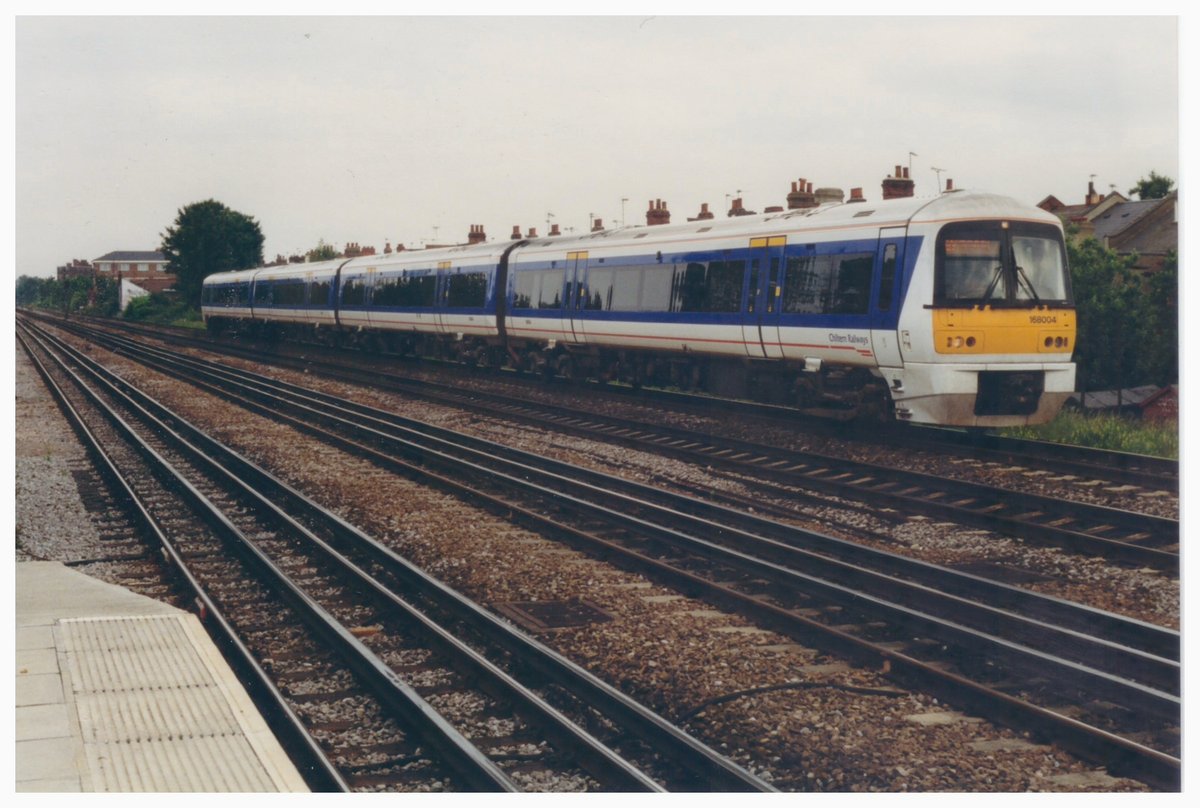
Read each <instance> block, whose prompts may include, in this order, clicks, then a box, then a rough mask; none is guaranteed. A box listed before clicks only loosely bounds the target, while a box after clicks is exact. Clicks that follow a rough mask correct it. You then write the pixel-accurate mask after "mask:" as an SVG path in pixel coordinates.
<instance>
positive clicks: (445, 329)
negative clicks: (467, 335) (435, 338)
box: [418, 261, 454, 334]
mask: <svg viewBox="0 0 1200 808" xmlns="http://www.w3.org/2000/svg"><path fill="white" fill-rule="evenodd" d="M452 274H454V273H453V272H452V271H451V269H450V262H449V261H438V262H437V273H436V277H437V280H436V281H434V303H435V305H434V309H433V317H431V318H430V319H431V320H432V325H433V330H434V333H436V334H447V333H450V332H452V331H454V323H453V322H452V320H453V318H452V317H450V316H449V315H447V314H446V306H447V305H448V304H449V301H450V276H451V275H452ZM418 319H419V318H418Z"/></svg>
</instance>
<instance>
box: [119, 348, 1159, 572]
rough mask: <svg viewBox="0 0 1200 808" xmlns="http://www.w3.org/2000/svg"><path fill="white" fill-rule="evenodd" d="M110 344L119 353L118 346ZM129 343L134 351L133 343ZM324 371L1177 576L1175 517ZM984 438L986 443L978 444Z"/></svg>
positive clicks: (774, 486)
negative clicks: (1169, 517)
mask: <svg viewBox="0 0 1200 808" xmlns="http://www.w3.org/2000/svg"><path fill="white" fill-rule="evenodd" d="M113 339H119V338H115V337H114V338H113ZM110 345H112V346H113V347H114V348H115V349H120V345H119V344H118V343H115V342H114V343H110ZM127 345H128V347H129V348H130V349H131V350H133V349H134V346H135V345H136V343H128V344H127ZM321 372H322V373H324V374H327V375H330V376H332V377H335V378H338V379H342V380H345V381H350V382H353V383H358V384H367V385H370V386H373V387H375V388H379V389H387V390H391V391H395V392H399V393H402V394H404V395H406V396H416V397H419V398H422V399H425V400H430V401H434V402H437V403H440V404H446V405H450V406H455V407H459V408H464V409H467V410H470V411H473V412H477V413H481V414H485V415H489V416H492V417H497V418H504V419H508V420H511V421H519V422H523V423H529V424H533V425H536V426H538V427H539V428H553V429H556V430H559V431H562V432H565V433H569V434H574V435H578V436H582V437H586V438H590V439H594V440H601V441H608V442H614V443H620V444H622V445H626V446H630V447H632V448H636V449H639V450H643V451H647V452H651V453H654V454H657V455H662V456H669V457H675V458H678V459H681V460H684V461H686V462H690V463H696V464H700V465H703V466H705V467H710V468H717V469H724V470H727V471H732V472H736V473H738V474H741V475H749V476H751V477H752V478H753V479H755V480H757V481H758V485H760V486H762V487H764V490H779V489H781V488H784V487H787V488H791V489H793V490H798V491H817V492H820V493H824V494H827V495H831V496H836V497H840V498H844V499H849V500H852V501H863V502H870V503H872V504H873V505H875V506H885V507H889V508H893V509H895V510H897V511H900V512H902V513H908V514H917V515H923V516H929V517H931V518H934V519H937V520H946V521H952V522H955V523H957V524H962V525H967V526H971V527H976V528H981V529H985V530H990V531H994V532H996V533H999V534H1002V535H1007V536H1012V537H1015V538H1018V539H1020V540H1022V541H1025V542H1029V543H1032V544H1040V545H1045V546H1054V547H1060V548H1063V549H1066V550H1069V551H1071V552H1076V553H1082V554H1087V555H1095V556H1099V557H1103V558H1107V559H1109V560H1112V561H1115V562H1119V563H1124V564H1129V565H1134V566H1137V567H1146V568H1150V569H1156V570H1161V571H1164V572H1167V573H1170V574H1172V575H1178V574H1179V552H1178V544H1179V523H1178V521H1177V520H1173V519H1167V518H1164V517H1158V516H1152V515H1148V514H1142V513H1137V512H1133V511H1125V510H1120V509H1117V508H1110V507H1105V506H1100V505H1094V504H1090V503H1083V502H1077V501H1073V500H1065V499H1061V498H1056V497H1049V496H1041V495H1035V494H1030V493H1026V492H1022V491H1016V490H1011V489H1004V488H996V487H992V486H985V485H981V484H979V483H973V482H968V481H963V480H953V479H949V478H947V477H945V476H938V475H931V474H921V473H917V472H914V471H911V470H907V469H896V468H891V467H888V466H884V465H880V464H874V463H865V462H861V461H853V460H848V459H845V458H839V457H832V456H829V455H824V454H820V453H816V452H800V451H791V450H786V449H783V448H780V447H773V446H766V445H763V444H759V443H752V442H748V441H740V440H735V439H731V438H723V437H717V436H713V435H711V434H705V433H698V432H695V431H691V430H685V429H679V428H672V427H668V426H664V425H661V424H650V423H645V422H640V421H633V420H629V419H622V418H617V417H614V416H609V415H597V414H589V413H580V412H578V411H576V410H572V409H569V408H566V407H558V406H553V405H548V404H545V403H537V402H531V401H528V400H525V399H515V398H511V397H503V396H498V395H495V394H492V393H488V394H487V395H483V394H478V393H473V392H471V391H469V390H463V389H461V388H457V387H454V386H451V385H440V384H434V383H430V382H428V381H425V380H421V381H416V380H411V379H406V378H403V377H396V376H392V375H384V374H380V373H378V372H374V373H368V372H364V371H359V370H356V369H347V368H345V367H328V366H322V367H321ZM979 440H983V438H977V439H976V441H979ZM998 445H1000V444H998ZM997 451H1002V453H1003V454H1004V456H1005V457H1006V458H1010V462H1011V450H999V449H998V450H997Z"/></svg>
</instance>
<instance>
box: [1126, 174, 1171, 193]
mask: <svg viewBox="0 0 1200 808" xmlns="http://www.w3.org/2000/svg"><path fill="white" fill-rule="evenodd" d="M1174 187H1175V180H1173V179H1171V178H1170V177H1164V176H1160V175H1159V174H1157V173H1156V172H1154V171H1151V172H1150V178H1149V179H1146V178H1145V177H1142V178H1141V179H1140V180H1138V184H1137V185H1135V186H1133V187H1132V188H1130V189H1129V193H1130V194H1137V195H1138V199H1162V198H1163V197H1164V196H1166V195H1167V194H1169V193H1171V189H1172V188H1174Z"/></svg>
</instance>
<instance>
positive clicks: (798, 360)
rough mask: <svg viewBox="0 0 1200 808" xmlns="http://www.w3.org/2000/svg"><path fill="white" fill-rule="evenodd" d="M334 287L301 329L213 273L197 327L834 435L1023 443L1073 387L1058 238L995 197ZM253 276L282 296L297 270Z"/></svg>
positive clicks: (727, 224) (441, 259)
mask: <svg viewBox="0 0 1200 808" xmlns="http://www.w3.org/2000/svg"><path fill="white" fill-rule="evenodd" d="M331 267H332V265H324V266H321V267H316V268H315V275H314V276H313V278H310V279H309V281H308V284H309V286H308V288H309V289H310V290H311V289H312V288H313V284H314V283H326V282H328V283H329V284H330V285H329V287H328V290H327V291H328V301H329V302H328V304H327V305H326V307H325V308H324V309H323V308H322V307H321V305H320V303H319V300H320V299H322V298H321V294H324V291H322V292H321V293H319V294H318V295H317V297H313V294H312V292H311V291H310V292H309V297H308V298H307V300H308V308H306V309H305V310H304V311H303V312H299V311H292V310H288V311H287V312H286V313H284V312H283V311H282V310H281V309H280V307H278V306H277V305H274V304H272V305H271V306H270V307H267V308H264V309H262V310H259V309H257V308H252V309H251V310H250V311H249V312H248V313H243V312H244V308H238V307H236V306H232V307H231V306H221V305H217V304H216V303H214V302H212V301H216V300H218V299H220V300H224V299H226V298H229V299H237V294H238V293H237V291H236V290H237V289H238V288H240V287H238V284H239V283H243V282H244V281H243V278H244V276H243V275H241V274H238V273H225V274H223V275H218V276H212V277H210V278H209V279H207V280H206V282H205V284H206V292H205V294H206V295H208V297H207V298H206V299H207V300H209V301H210V303H207V304H206V306H205V316H206V318H207V317H216V318H222V317H228V316H231V315H233V314H234V313H235V312H237V314H236V316H249V317H251V318H253V319H258V318H271V319H277V318H294V319H295V320H296V321H297V322H304V323H308V324H313V323H320V324H322V325H324V324H328V323H332V324H333V325H334V326H335V327H336V330H337V331H338V332H340V333H343V334H345V333H350V334H354V335H361V334H370V335H381V336H382V337H383V339H382V340H381V341H382V342H383V343H384V344H389V343H390V344H391V345H392V347H397V339H399V341H400V342H399V347H400V348H402V349H403V350H406V351H408V352H412V353H418V354H434V355H440V356H451V357H456V358H459V359H463V360H465V361H470V362H475V363H479V362H486V363H489V364H496V363H498V362H500V361H505V362H508V363H509V364H512V365H514V366H517V367H519V368H522V369H536V370H542V371H543V372H545V373H547V374H552V373H564V374H568V375H572V376H577V377H580V376H590V377H596V378H603V379H614V378H622V379H626V380H630V381H634V382H636V383H643V382H659V383H667V384H679V385H682V386H686V387H695V386H699V387H703V388H705V389H709V390H712V391H714V392H719V393H723V394H734V395H746V394H748V393H749V394H753V395H754V397H759V398H766V399H769V400H776V401H786V402H789V403H792V404H795V405H797V406H799V407H800V408H801V409H803V410H806V411H808V412H813V413H821V414H826V415H830V414H832V415H835V416H842V417H849V416H854V415H859V414H862V413H864V412H871V411H874V412H876V413H883V414H890V415H894V417H896V418H898V419H900V420H907V421H914V422H921V423H936V424H946V425H961V426H1008V425H1016V424H1023V423H1036V422H1041V421H1045V420H1048V419H1049V418H1050V417H1052V416H1053V414H1054V413H1055V412H1057V410H1058V409H1059V408H1060V407H1061V405H1062V403H1063V402H1064V401H1065V399H1066V398H1067V397H1068V396H1069V395H1070V393H1071V392H1072V390H1073V388H1074V365H1073V364H1072V363H1071V353H1072V351H1073V349H1074V336H1075V321H1074V310H1073V305H1072V300H1071V292H1070V282H1069V276H1068V274H1067V267H1066V255H1065V248H1064V246H1063V237H1062V228H1061V225H1060V224H1059V222H1058V220H1057V219H1056V218H1055V217H1054V216H1052V215H1050V214H1048V213H1045V212H1043V211H1041V210H1038V209H1036V208H1031V207H1029V206H1026V205H1022V204H1020V203H1017V202H1015V201H1013V200H1011V199H1008V198H1005V197H1000V196H996V195H992V194H983V193H977V192H966V191H957V192H948V193H945V194H941V195H939V196H937V197H934V198H931V199H920V198H913V197H905V198H900V199H892V200H887V201H882V202H874V203H868V202H865V201H862V200H856V201H853V202H849V203H835V204H824V205H820V206H818V207H813V208H805V209H798V210H792V211H788V212H782V213H774V214H766V215H761V216H759V215H750V216H743V217H731V218H729V219H725V220H720V221H717V220H711V219H710V220H703V221H694V222H688V223H685V224H676V225H661V226H652V227H651V226H647V227H625V228H620V229H617V230H605V231H599V232H593V233H589V234H586V235H581V236H553V237H544V238H540V239H539V238H532V237H531V238H529V239H519V240H514V241H511V242H509V243H507V244H503V243H501V244H495V243H492V244H488V243H481V244H472V245H463V246H460V247H453V248H442V249H433V250H424V251H420V252H415V251H414V252H400V253H396V254H394V255H389V256H366V257H362V258H355V259H351V260H345V261H342V262H341V263H339V264H338V265H337V267H336V269H332V268H331ZM260 272H263V273H270V274H269V275H263V276H262V277H263V278H264V279H266V278H269V279H270V283H271V284H272V285H273V288H275V289H283V288H285V286H284V284H285V281H288V279H292V278H295V277H298V276H299V275H300V274H302V273H303V272H304V268H303V267H301V268H293V269H286V270H261V271H260ZM330 276H331V277H330ZM288 282H290V281H288ZM210 286H211V289H209V287H210ZM322 289H325V287H322ZM230 290H233V291H230ZM222 296H224V297H222Z"/></svg>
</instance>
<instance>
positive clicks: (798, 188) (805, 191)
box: [787, 177, 818, 210]
mask: <svg viewBox="0 0 1200 808" xmlns="http://www.w3.org/2000/svg"><path fill="white" fill-rule="evenodd" d="M817 204H818V202H817V198H816V197H815V196H813V187H812V183H811V182H809V181H808V180H806V179H804V178H803V177H801V178H800V181H799V182H793V183H792V192H791V193H790V194H788V195H787V206H788V210H799V209H801V208H815V207H816V206H817Z"/></svg>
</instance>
